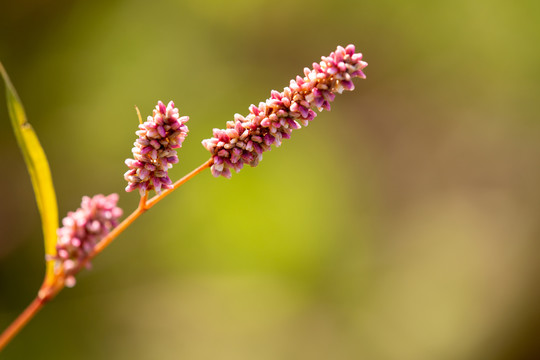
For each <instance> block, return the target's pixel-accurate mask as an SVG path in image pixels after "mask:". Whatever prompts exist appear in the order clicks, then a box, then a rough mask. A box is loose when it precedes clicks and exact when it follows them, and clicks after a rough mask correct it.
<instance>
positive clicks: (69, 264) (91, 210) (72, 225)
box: [53, 194, 122, 287]
mask: <svg viewBox="0 0 540 360" xmlns="http://www.w3.org/2000/svg"><path fill="white" fill-rule="evenodd" d="M117 202H118V195H117V194H111V195H109V196H104V195H96V196H94V197H92V198H90V197H88V196H85V197H83V199H82V202H81V207H80V208H79V209H77V210H76V211H75V212H69V213H68V215H67V216H66V217H65V218H64V219H63V220H62V225H63V227H61V228H59V229H58V231H57V234H58V240H57V243H56V256H55V257H53V259H54V260H56V262H57V263H56V265H57V269H59V268H60V267H61V266H62V265H63V270H64V274H65V276H66V277H65V279H66V280H65V281H66V282H65V283H66V286H68V287H71V286H74V285H75V274H76V273H77V272H78V271H79V270H80V266H81V263H82V262H83V261H84V260H85V259H86V258H87V256H88V255H89V254H90V253H91V252H92V250H93V249H94V247H95V246H96V244H97V243H98V242H99V241H100V240H101V239H103V238H104V237H105V236H106V235H107V234H108V233H109V232H110V231H111V230H112V229H113V228H114V227H116V226H117V225H118V218H120V216H122V209H120V208H119V207H117V206H116V203H117Z"/></svg>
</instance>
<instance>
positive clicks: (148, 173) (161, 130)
mask: <svg viewBox="0 0 540 360" xmlns="http://www.w3.org/2000/svg"><path fill="white" fill-rule="evenodd" d="M188 120H189V117H188V116H182V117H179V115H178V109H177V108H175V107H174V102H172V101H170V102H169V103H168V105H167V106H165V104H164V103H163V102H161V101H158V103H157V105H156V107H155V109H154V111H153V115H152V116H149V117H148V119H147V121H145V122H144V123H143V124H140V125H139V129H140V130H138V131H137V132H136V134H137V136H139V138H138V139H137V141H135V147H134V148H133V149H132V152H133V157H134V158H135V159H136V160H133V159H127V160H126V165H127V166H128V167H129V168H130V171H128V172H127V173H126V174H125V176H124V178H125V179H126V180H127V181H128V182H129V185H128V186H127V187H126V191H127V192H130V191H133V190H135V189H139V192H140V194H141V196H143V195H144V194H145V193H146V192H147V191H150V190H155V191H156V193H159V192H160V191H161V189H162V188H168V186H169V183H170V182H171V181H170V178H169V177H168V170H169V168H171V167H172V165H173V164H176V163H178V155H177V152H176V150H175V149H178V148H180V147H181V146H182V142H183V141H184V139H185V138H186V136H187V133H188V131H189V130H188V127H187V126H186V125H185V123H186V122H187V121H188ZM219 132H221V130H219V129H215V132H214V134H217V133H219ZM209 146H210V145H209ZM212 147H214V148H215V146H214V145H211V146H210V148H212ZM159 178H161V179H164V178H166V179H167V180H165V182H163V180H161V179H159Z"/></svg>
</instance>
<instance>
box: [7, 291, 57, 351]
mask: <svg viewBox="0 0 540 360" xmlns="http://www.w3.org/2000/svg"><path fill="white" fill-rule="evenodd" d="M46 303H47V300H46V299H42V298H41V297H39V296H36V298H35V299H34V301H32V302H31V303H30V305H28V306H27V307H26V309H24V311H23V312H22V313H20V315H19V316H18V317H17V318H16V319H15V320H14V321H13V322H12V323H11V325H9V326H8V328H7V329H6V330H5V331H4V332H3V333H2V335H0V351H2V349H3V348H4V347H5V346H6V345H7V344H8V343H9V342H10V341H11V339H13V338H14V337H15V335H17V334H18V333H19V331H21V329H22V328H23V327H24V326H25V325H26V324H27V323H28V322H29V321H30V320H31V319H32V318H33V317H34V315H36V314H37V313H38V311H39V310H41V308H42V307H43V305H45V304H46Z"/></svg>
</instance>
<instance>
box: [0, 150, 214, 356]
mask: <svg viewBox="0 0 540 360" xmlns="http://www.w3.org/2000/svg"><path fill="white" fill-rule="evenodd" d="M212 163H213V160H212V159H209V160H208V161H206V162H205V163H203V164H202V165H200V166H199V167H197V168H196V169H194V170H193V171H191V172H190V173H189V174H187V175H185V176H184V177H183V178H181V179H180V180H178V181H177V182H175V183H174V184H173V187H172V189H167V190H164V191H163V192H161V194H159V195H156V196H154V197H153V198H152V199H150V200H147V199H148V192H146V193H145V194H144V195H143V196H141V200H140V202H139V206H138V207H137V209H135V211H133V212H132V213H131V214H130V215H129V216H128V217H127V218H125V219H124V221H122V222H121V223H120V224H119V225H118V226H117V227H115V228H114V229H113V230H112V231H111V232H110V233H109V234H108V235H107V236H105V237H104V238H103V239H102V240H101V241H100V242H99V243H98V244H97V245H96V246H95V247H94V250H93V251H92V252H91V253H90V254H89V255H88V256H87V257H86V259H85V260H84V261H81V263H80V267H79V268H80V269H82V268H83V267H84V266H85V265H86V264H87V263H88V262H89V261H90V260H92V259H93V258H94V257H95V256H96V255H97V254H99V253H100V252H102V251H103V250H104V249H105V248H106V247H107V246H109V245H110V243H111V242H113V240H114V239H116V238H117V237H118V235H120V234H121V233H122V232H123V231H124V230H126V229H127V228H128V227H129V226H130V225H131V224H132V223H133V222H134V221H135V220H136V219H137V218H138V217H139V216H141V215H142V214H143V213H145V212H146V211H147V210H149V209H150V208H151V207H153V206H154V205H156V204H157V203H158V202H160V201H161V200H163V198H164V197H166V196H167V195H169V194H170V193H171V192H173V191H174V190H176V189H178V188H179V187H180V186H181V185H183V184H184V183H186V182H187V181H188V180H190V179H192V178H193V177H195V175H197V174H199V173H200V172H202V171H203V170H205V169H207V168H209V167H210V166H211V165H212ZM55 280H56V281H54V282H53V283H52V284H51V283H50V282H44V283H43V285H42V287H41V289H40V291H39V293H38V296H37V297H36V298H35V299H34V301H32V302H31V303H30V305H28V307H27V308H26V309H25V310H24V311H23V312H22V313H21V314H20V315H19V316H18V317H17V318H16V319H15V320H14V321H13V322H12V323H11V325H9V326H8V328H7V329H6V330H4V332H3V333H2V334H1V335H0V351H2V349H3V348H4V347H5V346H6V345H7V344H8V343H9V342H10V341H11V340H12V339H13V338H14V337H15V335H17V334H18V333H19V331H21V329H22V328H23V327H24V326H25V325H26V324H27V323H28V322H29V321H30V320H31V319H32V318H33V317H34V315H36V314H37V313H38V311H39V310H40V309H41V308H42V307H43V305H45V304H46V303H47V302H48V301H50V300H52V299H53V298H54V297H55V296H56V294H58V293H59V292H60V291H61V290H62V289H63V288H64V280H65V277H64V274H63V272H59V273H58V274H57V276H56V279H55Z"/></svg>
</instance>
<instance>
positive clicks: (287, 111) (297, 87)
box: [202, 45, 367, 178]
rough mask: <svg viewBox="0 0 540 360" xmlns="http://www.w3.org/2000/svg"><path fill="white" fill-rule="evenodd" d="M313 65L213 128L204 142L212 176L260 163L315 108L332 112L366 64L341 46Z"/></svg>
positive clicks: (308, 118)
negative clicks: (223, 126)
mask: <svg viewBox="0 0 540 360" xmlns="http://www.w3.org/2000/svg"><path fill="white" fill-rule="evenodd" d="M321 59H322V61H321V62H320V63H313V69H309V68H305V69H304V75H305V76H304V77H303V78H302V77H300V76H297V77H296V79H295V80H291V82H290V85H289V87H286V88H285V89H283V91H282V92H278V91H275V90H272V92H271V97H270V98H269V99H267V100H266V102H261V103H259V106H255V105H251V106H250V107H249V114H248V115H247V116H245V117H244V116H242V115H240V114H235V116H234V121H228V122H227V128H226V129H223V130H221V129H214V131H213V137H212V138H210V139H206V140H203V142H202V144H203V146H204V147H205V148H206V149H207V150H208V151H210V153H211V154H212V159H213V165H212V168H211V170H212V174H213V175H214V176H216V177H218V176H220V175H221V176H224V177H226V178H230V177H231V169H234V170H235V171H236V172H239V171H240V170H241V169H242V167H243V166H244V164H246V163H247V164H249V165H251V166H257V164H258V163H259V161H260V160H261V159H262V154H263V152H265V151H268V150H270V149H271V145H275V146H280V145H281V141H282V139H288V138H290V136H291V132H292V131H293V130H296V129H299V128H300V127H301V125H302V126H307V125H308V123H309V122H310V121H311V120H313V118H315V116H317V114H316V113H315V111H313V109H312V108H317V109H318V110H319V111H322V110H323V109H325V110H330V102H332V101H333V100H334V97H335V94H336V93H340V94H341V93H342V92H343V90H354V84H353V82H352V79H353V78H355V77H359V78H365V75H364V73H363V72H362V69H363V68H365V67H366V66H367V63H366V62H364V61H362V54H360V53H355V48H354V45H348V46H347V47H345V48H343V47H341V46H338V48H337V50H336V51H335V52H332V53H331V54H330V55H329V56H326V57H325V56H323V57H322V58H321Z"/></svg>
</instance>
